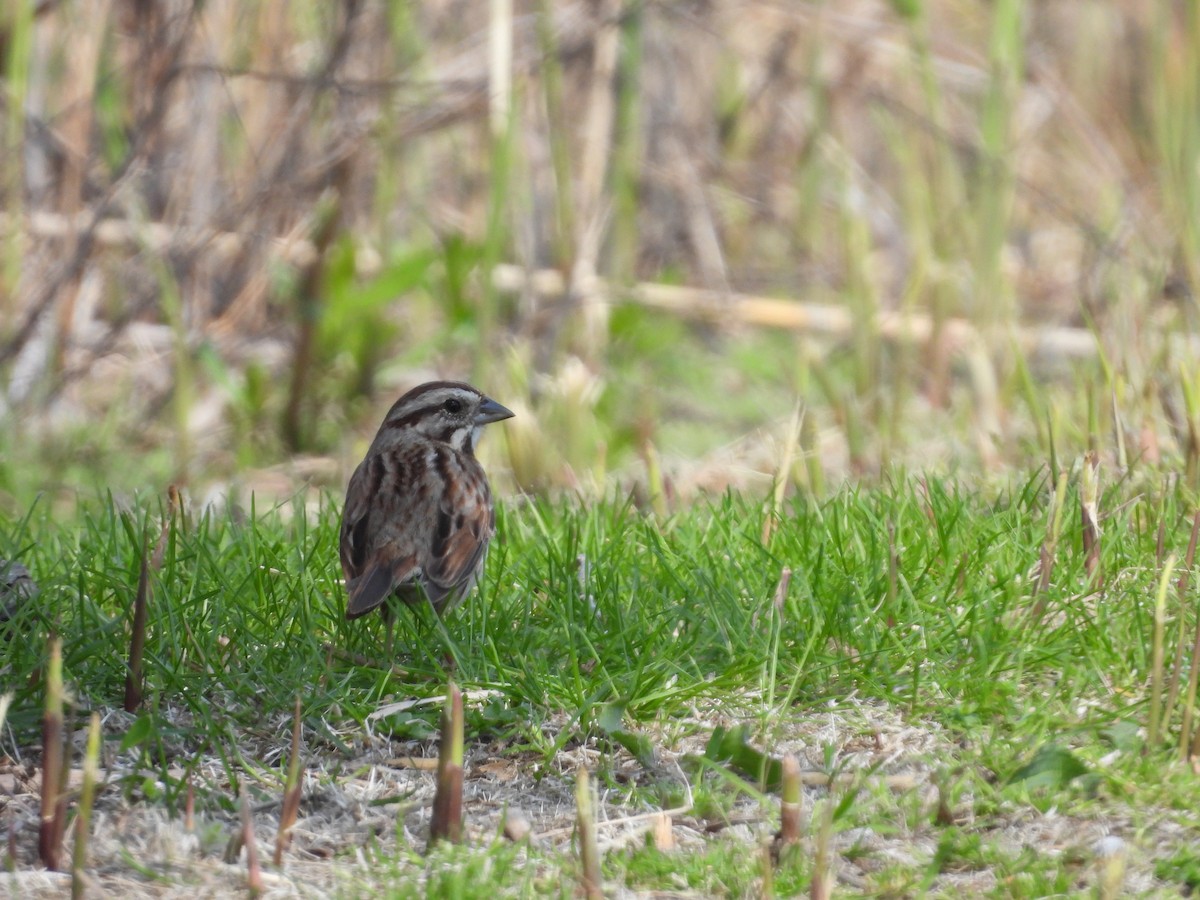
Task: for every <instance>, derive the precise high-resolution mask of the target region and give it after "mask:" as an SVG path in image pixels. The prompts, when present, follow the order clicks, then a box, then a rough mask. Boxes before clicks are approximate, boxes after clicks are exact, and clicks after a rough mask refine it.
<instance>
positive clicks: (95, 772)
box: [71, 712, 101, 900]
mask: <svg viewBox="0 0 1200 900" xmlns="http://www.w3.org/2000/svg"><path fill="white" fill-rule="evenodd" d="M100 735H101V732H100V714H99V713H95V712H94V713H92V719H91V723H90V725H89V726H88V739H87V751H86V753H85V754H84V757H83V787H82V789H81V790H80V794H79V811H78V812H77V813H76V815H75V847H74V848H73V851H72V858H71V898H72V900H79V898H80V897H82V896H83V894H84V889H85V886H86V876H85V875H84V871H83V870H84V866H86V865H87V841H88V833H89V832H90V831H91V827H92V801H93V800H94V799H95V796H96V782H97V781H99V779H100Z"/></svg>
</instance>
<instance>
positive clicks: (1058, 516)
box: [1029, 472, 1067, 622]
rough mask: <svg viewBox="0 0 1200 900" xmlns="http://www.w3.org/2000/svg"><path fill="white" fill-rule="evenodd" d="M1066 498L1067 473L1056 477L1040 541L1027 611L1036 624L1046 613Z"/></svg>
mask: <svg viewBox="0 0 1200 900" xmlns="http://www.w3.org/2000/svg"><path fill="white" fill-rule="evenodd" d="M1066 498H1067V473H1066V472H1062V473H1060V474H1059V476H1058V483H1057V484H1056V486H1055V488H1054V499H1053V500H1052V505H1051V508H1050V516H1049V520H1048V521H1047V523H1046V537H1045V539H1043V541H1042V550H1041V553H1040V554H1039V556H1038V563H1037V581H1036V582H1035V583H1034V588H1033V596H1034V604H1033V607H1032V608H1031V609H1030V611H1029V618H1030V620H1031V621H1034V622H1036V621H1037V620H1038V619H1040V618H1041V617H1042V614H1043V613H1044V612H1045V611H1046V597H1045V594H1046V590H1047V589H1048V588H1049V587H1050V577H1051V575H1053V574H1054V561H1055V558H1056V556H1057V554H1058V539H1059V536H1060V535H1061V534H1062V520H1063V509H1064V507H1065V504H1066Z"/></svg>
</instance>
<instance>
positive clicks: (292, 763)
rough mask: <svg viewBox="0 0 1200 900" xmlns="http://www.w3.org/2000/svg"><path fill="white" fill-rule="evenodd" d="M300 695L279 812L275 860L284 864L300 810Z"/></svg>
mask: <svg viewBox="0 0 1200 900" xmlns="http://www.w3.org/2000/svg"><path fill="white" fill-rule="evenodd" d="M300 712H301V706H300V696H299V695H298V694H297V695H296V711H295V714H294V715H293V717H292V756H291V759H290V760H289V761H288V772H287V783H286V784H285V785H284V790H283V810H282V811H281V812H280V814H279V832H278V834H276V836H275V856H274V859H273V862H274V863H275V865H277V866H281V865H283V851H284V850H286V849H287V846H288V844H289V843H291V840H292V826H294V825H295V824H296V815H297V814H298V813H299V812H300V722H301V719H300Z"/></svg>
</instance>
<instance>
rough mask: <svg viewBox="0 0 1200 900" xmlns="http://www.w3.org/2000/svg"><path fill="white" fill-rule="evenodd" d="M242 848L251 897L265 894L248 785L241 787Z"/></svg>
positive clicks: (243, 784)
mask: <svg viewBox="0 0 1200 900" xmlns="http://www.w3.org/2000/svg"><path fill="white" fill-rule="evenodd" d="M240 793H241V805H242V846H244V847H245V848H246V886H247V887H248V888H249V890H250V896H251V897H257V896H259V895H260V894H261V893H262V892H263V877H262V866H260V865H259V864H258V844H257V843H256V842H255V840H254V815H253V813H251V811H250V797H249V795H248V794H247V793H246V785H245V783H244V782H243V783H242V786H241V791H240Z"/></svg>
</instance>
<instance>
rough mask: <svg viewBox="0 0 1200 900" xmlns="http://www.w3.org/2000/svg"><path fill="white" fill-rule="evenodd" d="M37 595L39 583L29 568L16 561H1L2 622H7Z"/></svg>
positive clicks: (0, 602)
mask: <svg viewBox="0 0 1200 900" xmlns="http://www.w3.org/2000/svg"><path fill="white" fill-rule="evenodd" d="M37 595H38V586H37V583H36V582H35V581H34V580H33V577H32V576H31V575H30V574H29V570H28V569H27V568H25V567H24V566H23V565H21V564H20V563H19V562H16V561H15V560H14V561H12V562H9V561H8V560H7V559H0V622H7V621H8V620H9V619H11V618H12V617H13V616H15V615H16V614H17V612H18V610H20V608H21V607H22V605H24V604H25V603H26V602H28V601H29V600H32V599H33V598H34V597H36V596H37Z"/></svg>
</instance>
